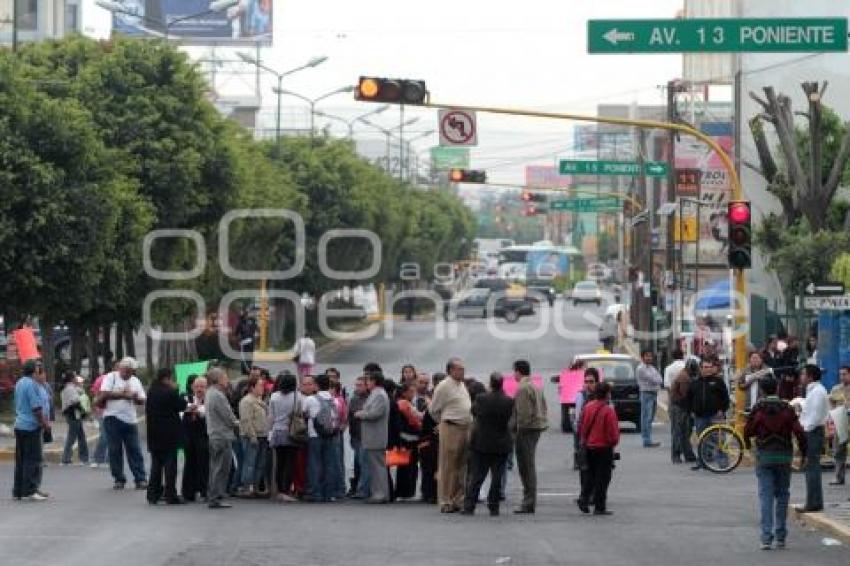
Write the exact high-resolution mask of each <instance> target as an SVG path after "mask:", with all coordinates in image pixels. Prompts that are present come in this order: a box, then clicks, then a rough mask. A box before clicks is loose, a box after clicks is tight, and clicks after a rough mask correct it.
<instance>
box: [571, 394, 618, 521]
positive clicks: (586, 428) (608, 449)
mask: <svg viewBox="0 0 850 566" xmlns="http://www.w3.org/2000/svg"><path fill="white" fill-rule="evenodd" d="M610 400H611V385H610V384H609V383H604V382H603V383H600V384H599V385H597V386H596V389H595V391H594V393H593V400H592V401H591V402H590V403H588V404H587V405H585V406H584V408H583V409H582V412H581V426H580V427H579V430H580V431H581V443H582V445H583V446H586V447H587V458H586V462H585V463H584V465H583V466H582V469H581V495H580V496H579V498H578V500H577V501H576V502H577V503H578V507H579V509H581V512H582V513H590V508H589V507H588V505H589V504H590V502H591V501H590V499H591V495H592V499H593V514H594V515H611V512H610V511H608V509H607V508H606V502H607V499H608V485H609V484H610V483H611V474H612V472H613V470H614V448H615V447H616V446H617V444H618V443H619V442H620V423H619V422H618V421H617V413H616V412H614V408H613V407H611V406H610V405H609V404H608V402H609V401H610Z"/></svg>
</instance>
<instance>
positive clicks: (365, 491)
mask: <svg viewBox="0 0 850 566" xmlns="http://www.w3.org/2000/svg"><path fill="white" fill-rule="evenodd" d="M366 456H367V452H366V449H365V448H363V447H362V446H360V445H358V446H357V451H356V452H355V453H354V457H355V458H357V465H358V466H359V468H360V476H359V477H358V478H357V497H361V498H363V499H366V498H367V497H369V495H371V494H370V493H369V462H368V460H367V459H366Z"/></svg>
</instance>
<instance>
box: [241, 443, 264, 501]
mask: <svg viewBox="0 0 850 566" xmlns="http://www.w3.org/2000/svg"><path fill="white" fill-rule="evenodd" d="M268 451H269V442H268V439H266V438H258V439H257V442H251V439H250V438H248V437H247V436H243V437H242V470H241V472H240V473H241V478H242V487H244V488H247V487H249V486H253V487H254V488H258V487H259V485H260V482H261V480H262V479H263V476H264V475H265V473H266V455H267V454H268Z"/></svg>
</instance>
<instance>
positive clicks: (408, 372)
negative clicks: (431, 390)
mask: <svg viewBox="0 0 850 566" xmlns="http://www.w3.org/2000/svg"><path fill="white" fill-rule="evenodd" d="M415 382H416V367H415V366H413V365H411V364H405V365H403V366H401V378H400V379H399V385H405V384H407V383H413V384H414V385H415Z"/></svg>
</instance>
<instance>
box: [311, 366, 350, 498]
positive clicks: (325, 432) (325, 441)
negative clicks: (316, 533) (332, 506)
mask: <svg viewBox="0 0 850 566" xmlns="http://www.w3.org/2000/svg"><path fill="white" fill-rule="evenodd" d="M315 380H316V387H317V388H318V390H319V392H318V393H317V394H316V395H313V396H312V397H308V398H306V399H305V400H304V412H305V413H306V414H307V418H308V419H309V423H308V441H307V482H308V485H309V492H310V494H309V497H307V498H306V500H307V501H311V502H313V503H326V502H330V501H335V500H336V497H335V495H336V491H337V484H338V483H339V479H338V478H337V473H338V470H339V449H340V446H339V431H340V430H341V423H340V419H339V411H338V410H337V405H336V402H335V401H334V398H333V396H332V395H331V393H330V386H331V382H330V378H329V377H328V376H327V374H322V375H319V376H317V377H316V378H315Z"/></svg>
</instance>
